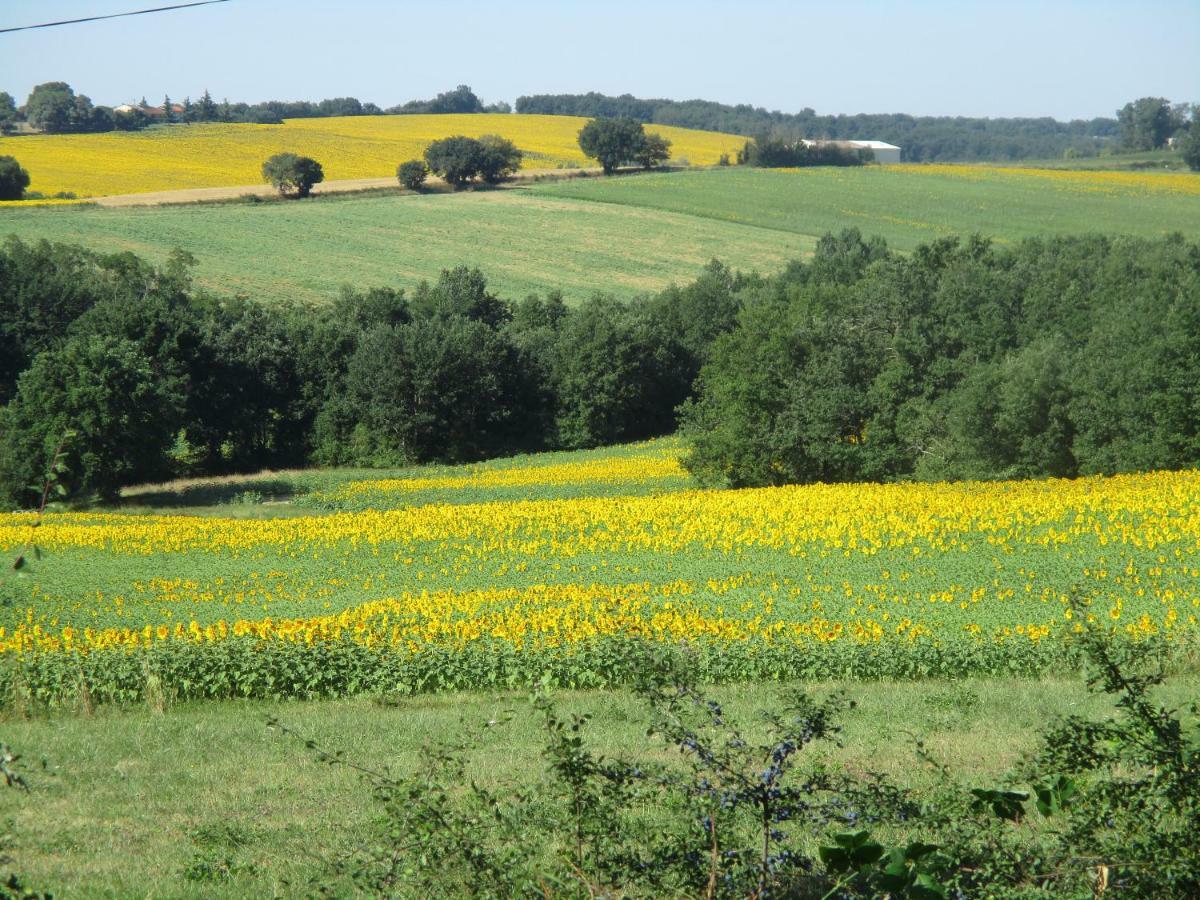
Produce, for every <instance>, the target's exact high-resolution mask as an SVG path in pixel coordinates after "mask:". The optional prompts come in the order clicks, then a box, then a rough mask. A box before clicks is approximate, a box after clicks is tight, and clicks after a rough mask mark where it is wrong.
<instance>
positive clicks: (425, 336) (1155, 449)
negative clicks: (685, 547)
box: [0, 231, 1200, 506]
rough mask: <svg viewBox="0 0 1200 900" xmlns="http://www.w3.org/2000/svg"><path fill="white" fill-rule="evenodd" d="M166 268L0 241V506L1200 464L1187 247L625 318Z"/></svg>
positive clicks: (456, 273)
mask: <svg viewBox="0 0 1200 900" xmlns="http://www.w3.org/2000/svg"><path fill="white" fill-rule="evenodd" d="M193 262H194V260H192V259H191V258H190V257H189V256H188V254H186V253H183V252H177V253H176V254H175V255H174V256H173V257H172V259H171V260H170V262H169V263H168V264H167V265H165V266H163V267H156V266H154V265H151V264H150V263H148V262H146V261H145V260H142V259H139V258H138V257H136V256H134V255H132V254H129V253H124V254H119V255H115V256H101V255H97V254H95V253H92V252H90V251H87V250H85V249H83V248H81V247H77V246H71V245H62V244H58V245H51V244H49V243H45V242H42V243H39V244H26V243H23V242H21V241H19V240H17V239H16V238H10V239H9V240H8V241H7V242H6V243H5V244H3V245H2V248H0V404H4V408H3V411H2V412H0V498H2V499H3V503H4V505H7V506H12V505H22V504H28V503H29V502H31V501H32V499H33V496H32V494H31V491H30V486H31V485H35V484H37V483H38V481H39V479H40V476H41V473H42V472H43V471H44V470H45V467H46V465H47V461H48V459H50V458H51V456H52V455H53V452H54V449H55V447H56V446H57V444H58V442H59V440H60V439H61V436H62V434H63V433H64V432H66V431H67V430H68V429H69V430H73V431H74V432H76V433H77V436H76V437H75V438H74V439H73V441H72V442H71V444H70V446H69V448H68V459H69V475H66V476H64V484H66V485H68V486H69V489H70V490H71V491H72V492H73V493H75V494H78V495H98V496H101V497H109V498H111V497H113V496H115V494H116V492H117V491H118V490H119V488H120V487H121V486H122V485H124V484H129V483H135V482H144V481H150V480H156V479H165V478H169V477H172V476H179V475H197V474H215V473H224V472H234V471H246V470H253V469H257V468H262V467H267V466H284V465H302V464H305V463H318V464H325V465H334V464H355V465H366V466H376V465H393V464H401V463H409V462H426V461H433V460H441V461H446V462H461V461H469V460H476V459H482V458H485V457H489V456H497V455H503V454H508V453H513V452H518V451H525V450H538V449H546V448H575V447H591V446H597V445H602V444H608V443H615V442H620V441H628V440H636V439H640V438H646V437H650V436H653V435H658V434H665V433H669V432H672V431H674V430H675V429H676V428H677V427H678V426H679V424H680V423H682V427H683V430H684V433H685V434H686V435H687V436H688V437H689V439H690V442H691V444H692V448H693V450H692V455H691V458H690V460H689V462H688V465H689V466H690V468H691V469H692V470H693V472H694V473H695V474H696V475H697V476H698V477H700V479H701V480H702V481H704V482H708V483H720V484H733V485H752V484H778V483H784V482H796V481H801V482H803V481H838V480H848V479H851V480H853V479H868V480H872V479H880V480H893V479H905V478H998V477H1026V476H1042V475H1063V476H1072V475H1078V474H1083V473H1091V472H1119V471H1129V470H1146V469H1156V468H1178V467H1182V466H1189V465H1195V464H1196V463H1197V461H1200V352H1198V348H1197V343H1196V341H1197V337H1196V336H1197V335H1200V244H1197V243H1194V242H1189V241H1187V240H1184V239H1183V238H1182V237H1178V236H1176V237H1167V238H1163V239H1159V240H1155V241H1146V240H1137V239H1131V238H1108V237H1098V236H1097V237H1081V238H1053V239H1038V240H1027V241H1025V242H1022V243H1021V244H1019V245H1016V246H1013V247H1007V248H999V247H996V246H993V245H992V244H990V243H989V242H988V241H986V240H984V239H981V238H978V237H973V238H970V239H966V240H956V239H945V240H940V241H937V242H935V243H932V244H929V245H927V246H924V247H921V248H920V249H918V251H917V252H916V253H914V254H911V255H901V254H898V253H895V252H892V251H890V250H888V248H887V247H886V246H885V245H884V244H883V242H882V241H880V240H878V239H876V240H871V241H864V240H863V238H862V237H861V236H860V235H859V234H858V232H856V231H846V232H843V233H842V234H841V235H839V236H836V237H835V236H826V237H825V238H823V239H822V240H821V241H820V244H819V246H818V249H817V252H816V255H815V256H814V258H813V259H812V260H811V262H808V263H801V262H796V263H793V264H792V265H791V266H790V267H789V268H788V269H787V270H786V271H785V272H783V273H781V274H779V275H777V276H774V277H770V278H762V277H758V276H744V275H739V274H736V273H734V272H731V271H730V270H729V269H728V268H726V267H724V266H722V265H721V264H719V263H716V262H714V263H712V264H711V265H710V266H709V267H708V268H707V269H706V270H705V271H704V272H703V273H702V274H701V275H700V277H699V278H698V279H697V280H696V281H694V282H692V283H691V284H688V285H686V286H683V287H674V288H670V289H668V290H666V291H664V292H662V293H660V294H657V295H653V296H648V297H644V298H642V299H640V300H638V301H634V302H631V303H622V302H618V301H616V300H613V299H611V298H607V297H603V296H597V297H594V298H592V299H591V300H589V301H587V302H585V303H583V304H582V305H580V306H578V307H574V308H570V307H567V306H566V305H565V304H564V303H563V301H562V298H561V296H559V295H558V294H555V293H551V294H549V295H547V296H530V297H526V298H525V299H523V300H520V301H517V302H510V301H508V300H506V299H503V298H500V297H498V296H496V295H495V294H494V293H493V292H492V291H490V290H489V288H488V285H487V282H486V279H485V278H484V276H483V275H482V274H481V273H480V272H479V271H477V270H473V269H468V268H465V267H460V268H457V269H453V270H449V271H445V272H443V273H442V275H441V277H440V278H439V279H438V280H437V281H436V282H435V283H433V284H421V285H420V286H418V287H417V288H416V289H415V290H414V291H412V292H411V294H406V293H405V292H403V291H398V290H393V289H381V288H373V289H367V290H356V289H353V288H349V287H348V288H345V289H344V290H343V292H342V295H341V296H340V297H339V298H338V299H337V300H336V301H335V302H333V303H331V304H329V305H328V306H322V307H309V306H300V305H295V306H291V307H283V308H279V307H274V306H273V307H271V308H267V307H266V306H263V305H260V304H257V303H254V302H252V301H250V300H246V299H240V298H239V299H232V298H227V297H219V296H214V295H210V294H208V293H205V292H203V291H201V290H199V289H197V288H195V287H194V286H193V285H192V284H191V281H190V278H189V269H190V265H191V264H192V263H193Z"/></svg>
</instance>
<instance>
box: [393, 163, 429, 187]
mask: <svg viewBox="0 0 1200 900" xmlns="http://www.w3.org/2000/svg"><path fill="white" fill-rule="evenodd" d="M427 177H429V166H427V165H425V161H424V160H421V159H410V160H408V161H407V162H402V163H400V165H399V166H397V167H396V179H397V180H398V181H399V182H400V184H401V186H403V187H406V188H408V189H409V190H410V191H419V190H420V189H421V186H422V185H424V184H425V179H426V178H427Z"/></svg>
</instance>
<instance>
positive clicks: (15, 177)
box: [0, 156, 29, 200]
mask: <svg viewBox="0 0 1200 900" xmlns="http://www.w3.org/2000/svg"><path fill="white" fill-rule="evenodd" d="M27 187H29V173H28V172H26V171H25V170H24V169H22V168H21V164H20V163H19V162H17V161H16V160H15V159H14V158H13V157H11V156H0V200H20V199H21V197H22V196H24V194H25V188H27Z"/></svg>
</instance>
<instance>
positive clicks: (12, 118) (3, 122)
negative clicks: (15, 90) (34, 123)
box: [0, 91, 17, 134]
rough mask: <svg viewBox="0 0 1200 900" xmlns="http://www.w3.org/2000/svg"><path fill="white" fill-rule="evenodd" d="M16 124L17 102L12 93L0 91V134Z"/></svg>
mask: <svg viewBox="0 0 1200 900" xmlns="http://www.w3.org/2000/svg"><path fill="white" fill-rule="evenodd" d="M16 124H17V104H16V101H15V100H13V98H12V94H10V93H8V92H7V91H0V134H7V133H8V132H10V131H12V130H13V128H14V127H16Z"/></svg>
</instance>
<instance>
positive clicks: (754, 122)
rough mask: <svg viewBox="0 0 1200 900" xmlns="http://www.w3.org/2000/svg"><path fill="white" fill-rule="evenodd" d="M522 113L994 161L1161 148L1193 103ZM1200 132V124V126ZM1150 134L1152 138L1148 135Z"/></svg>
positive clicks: (526, 102) (556, 106) (552, 100)
mask: <svg viewBox="0 0 1200 900" xmlns="http://www.w3.org/2000/svg"><path fill="white" fill-rule="evenodd" d="M516 110H517V112H519V113H539V114H543V115H560V116H583V117H589V118H590V117H599V116H603V117H628V118H632V119H637V120H638V121H639V122H644V123H654V124H658V125H676V126H679V127H683V128H698V129H702V130H707V131H723V132H726V133H729V134H743V135H746V136H747V137H753V136H758V135H772V136H774V137H776V138H778V139H780V140H783V141H788V142H794V141H796V140H797V139H800V138H807V139H810V140H858V139H871V140H881V141H888V142H889V143H892V144H896V145H897V146H899V147H901V148H902V149H903V152H904V158H905V159H906V160H907V161H909V162H937V161H949V160H957V161H989V160H1018V159H1050V158H1060V157H1062V156H1064V155H1066V154H1068V153H1070V154H1071V155H1076V156H1094V155H1096V154H1097V153H1099V152H1101V151H1103V150H1111V149H1122V150H1136V149H1154V148H1156V147H1162V146H1164V145H1165V143H1166V140H1167V138H1169V137H1171V136H1172V135H1174V134H1177V133H1181V131H1182V130H1183V129H1184V127H1185V125H1186V124H1187V123H1188V115H1189V111H1190V106H1189V105H1188V104H1175V105H1172V104H1171V103H1170V102H1169V101H1166V100H1164V99H1163V98H1142V99H1140V100H1137V101H1133V102H1132V103H1131V104H1128V105H1127V106H1126V107H1125V108H1123V109H1122V110H1121V111H1119V112H1118V114H1117V116H1116V117H1115V118H1104V117H1099V118H1094V119H1074V120H1072V121H1070V122H1061V121H1058V120H1056V119H1052V118H1048V117H1042V118H996V119H992V118H977V117H976V118H972V117H965V116H910V115H905V114H903V113H887V114H858V115H831V116H822V115H818V114H817V113H816V112H815V111H814V110H813V109H811V108H805V109H802V110H801V111H800V112H798V113H783V112H779V111H769V110H766V109H764V108H762V107H756V106H751V105H749V104H738V105H736V106H731V105H729V104H724V103H715V102H713V101H710V100H685V101H680V100H665V99H656V100H645V99H639V98H637V97H634V96H632V95H630V94H622V95H621V96H619V97H613V96H606V95H604V94H598V93H594V92H593V93H588V94H536V95H532V96H523V97H519V98H517V104H516ZM1197 131H1198V132H1200V129H1197ZM1147 134H1149V135H1150V146H1145V144H1146V143H1147V137H1146V136H1147Z"/></svg>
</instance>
